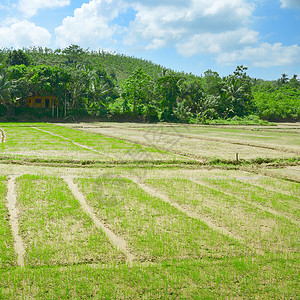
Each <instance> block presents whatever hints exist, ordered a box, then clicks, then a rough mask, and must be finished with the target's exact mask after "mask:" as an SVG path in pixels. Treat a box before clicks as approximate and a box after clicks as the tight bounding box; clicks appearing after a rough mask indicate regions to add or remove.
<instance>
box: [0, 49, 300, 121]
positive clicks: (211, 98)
mask: <svg viewBox="0 0 300 300" xmlns="http://www.w3.org/2000/svg"><path fill="white" fill-rule="evenodd" d="M246 72H247V67H245V66H243V65H241V66H237V68H236V70H235V71H234V72H233V74H229V75H228V76H225V77H221V76H220V75H219V74H218V73H217V72H214V71H212V70H207V71H206V72H204V74H203V75H202V76H195V75H193V74H187V73H182V72H175V71H173V70H170V69H166V68H164V67H163V66H160V65H156V64H153V63H152V62H150V61H147V60H143V59H138V58H134V57H129V56H125V55H120V54H117V53H108V52H104V51H101V50H99V51H90V50H84V49H82V48H81V47H79V46H77V45H71V46H69V47H67V48H65V49H56V50H52V49H49V48H27V49H23V50H20V49H19V50H13V49H1V50H0V115H1V116H4V117H5V116H6V117H12V116H14V114H16V113H22V111H24V109H23V108H22V106H23V105H22V104H24V103H25V101H26V99H27V98H28V97H29V96H31V95H54V96H56V97H57V99H58V104H59V106H58V107H59V116H60V117H62V118H64V117H68V116H73V117H74V118H82V117H89V116H92V117H99V118H101V119H103V120H119V121H125V120H126V121H128V120H132V121H145V122H157V121H166V122H186V123H200V122H202V123H205V122H209V121H210V120H214V119H228V118H245V117H247V116H252V115H254V116H257V117H258V118H261V119H265V120H269V121H299V120H300V81H299V80H298V79H297V76H296V75H294V76H293V77H292V78H290V79H289V78H288V77H287V75H286V74H282V77H281V78H279V79H278V80H274V81H264V80H261V79H254V78H251V77H249V76H248V75H247V73H246ZM17 106H18V107H17ZM39 113H42V112H39Z"/></svg>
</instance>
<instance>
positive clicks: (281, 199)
mask: <svg viewBox="0 0 300 300" xmlns="http://www.w3.org/2000/svg"><path fill="white" fill-rule="evenodd" d="M207 181H208V182H209V184H210V185H211V186H214V187H216V188H217V189H219V190H221V191H225V192H229V193H232V194H233V195H236V196H237V197H242V198H243V199H244V200H245V201H247V202H248V203H252V202H254V203H257V204H260V205H262V206H264V207H267V208H271V209H273V210H275V211H277V212H280V213H283V214H284V215H287V216H289V217H290V218H293V219H295V220H297V221H300V203H299V197H297V196H294V195H286V194H283V193H280V192H275V191H271V190H267V189H264V188H263V187H259V186H254V185H252V184H251V183H248V182H241V181H239V180H235V179H230V180H228V179H227V180H213V179H212V180H211V179H208V180H207Z"/></svg>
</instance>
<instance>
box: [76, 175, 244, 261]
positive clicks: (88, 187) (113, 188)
mask: <svg viewBox="0 0 300 300" xmlns="http://www.w3.org/2000/svg"><path fill="white" fill-rule="evenodd" d="M76 181H77V182H78V184H79V187H80V188H81V189H82V191H83V193H84V194H86V198H87V202H88V204H89V205H90V206H91V207H93V210H94V212H95V214H96V215H97V216H98V217H99V218H100V219H102V220H104V221H105V223H106V224H107V226H109V228H110V229H111V230H112V231H114V232H116V233H117V234H118V235H119V236H122V237H123V238H124V239H125V240H126V241H127V243H128V245H129V247H130V248H133V249H135V251H136V254H137V258H138V259H139V260H140V261H155V262H159V261H165V260H169V259H188V258H189V259H196V260H198V259H201V257H222V256H223V255H230V256H236V255H241V254H243V253H244V254H245V253H247V251H246V249H245V247H244V246H242V245H241V244H240V243H239V242H237V241H235V240H232V239H230V238H227V237H224V236H223V235H222V234H220V233H218V232H215V231H214V230H211V228H209V227H208V226H207V225H206V224H205V223H204V222H201V221H200V220H198V219H192V218H189V217H187V216H186V215H185V214H184V213H183V212H181V211H179V210H178V209H176V208H175V207H173V206H171V205H170V204H169V203H166V202H163V201H161V199H159V198H156V197H153V196H151V195H149V194H147V193H145V191H143V190H142V189H141V188H140V187H138V185H137V184H135V183H134V182H132V181H130V180H127V179H124V178H109V177H99V178H97V179H92V178H90V179H77V180H76ZM248 252H249V251H248Z"/></svg>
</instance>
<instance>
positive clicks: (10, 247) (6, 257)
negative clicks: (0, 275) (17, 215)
mask: <svg viewBox="0 0 300 300" xmlns="http://www.w3.org/2000/svg"><path fill="white" fill-rule="evenodd" d="M6 184H7V182H6V178H5V177H4V176H1V177H0V269H2V268H8V267H12V266H15V265H17V255H16V253H15V251H14V238H13V233H12V230H11V226H10V215H9V210H8V208H7V199H6V197H7V187H6Z"/></svg>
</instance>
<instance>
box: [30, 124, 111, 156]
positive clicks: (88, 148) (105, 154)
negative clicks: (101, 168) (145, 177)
mask: <svg viewBox="0 0 300 300" xmlns="http://www.w3.org/2000/svg"><path fill="white" fill-rule="evenodd" d="M31 128H33V129H36V130H39V131H42V132H45V133H48V134H51V135H53V136H56V137H59V138H61V139H63V140H65V141H68V142H71V143H72V144H74V145H76V146H78V147H81V148H84V149H87V150H90V151H92V152H94V153H97V154H100V155H102V156H104V157H110V158H113V156H111V155H109V154H108V153H104V152H102V151H99V150H96V149H94V148H92V147H89V146H86V145H82V144H79V143H77V142H74V141H72V140H71V139H69V138H66V137H64V136H62V135H59V134H56V133H53V132H51V131H47V130H44V129H41V128H38V127H35V126H31Z"/></svg>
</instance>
